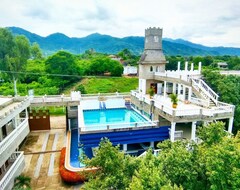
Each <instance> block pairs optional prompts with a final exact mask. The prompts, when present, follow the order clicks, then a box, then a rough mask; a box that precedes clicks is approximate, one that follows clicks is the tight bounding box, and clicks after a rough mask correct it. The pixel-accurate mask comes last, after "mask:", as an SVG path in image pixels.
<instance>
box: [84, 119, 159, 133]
mask: <svg viewBox="0 0 240 190" xmlns="http://www.w3.org/2000/svg"><path fill="white" fill-rule="evenodd" d="M152 126H157V122H156V121H145V122H131V123H121V124H102V125H99V124H96V125H88V126H84V127H81V128H80V130H81V131H98V130H113V129H125V128H134V127H152Z"/></svg>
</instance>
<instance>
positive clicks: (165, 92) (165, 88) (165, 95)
mask: <svg viewBox="0 0 240 190" xmlns="http://www.w3.org/2000/svg"><path fill="white" fill-rule="evenodd" d="M163 96H164V98H166V97H167V81H164V87H163Z"/></svg>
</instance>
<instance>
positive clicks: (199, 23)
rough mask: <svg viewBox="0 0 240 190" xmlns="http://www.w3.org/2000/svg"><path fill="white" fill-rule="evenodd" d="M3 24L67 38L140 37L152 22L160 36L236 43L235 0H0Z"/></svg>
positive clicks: (239, 22) (239, 1)
mask: <svg viewBox="0 0 240 190" xmlns="http://www.w3.org/2000/svg"><path fill="white" fill-rule="evenodd" d="M7 26H17V27H21V28H24V29H26V30H28V31H30V32H33V33H36V34H39V35H41V36H47V35H49V34H51V33H55V32H61V33H64V34H66V35H67V36H70V37H83V36H86V35H89V34H91V33H95V32H98V33H101V34H108V35H112V36H115V37H125V36H144V29H145V28H148V27H154V26H156V27H161V28H163V37H167V38H173V39H177V38H183V39H185V40H189V41H192V42H194V43H200V44H204V45H209V46H232V47H240V0H0V27H7Z"/></svg>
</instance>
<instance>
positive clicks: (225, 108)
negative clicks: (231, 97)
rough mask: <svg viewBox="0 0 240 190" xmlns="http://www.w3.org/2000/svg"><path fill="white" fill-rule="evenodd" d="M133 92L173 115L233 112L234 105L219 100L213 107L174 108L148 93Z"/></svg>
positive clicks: (142, 99)
mask: <svg viewBox="0 0 240 190" xmlns="http://www.w3.org/2000/svg"><path fill="white" fill-rule="evenodd" d="M131 94H132V95H133V96H135V97H137V98H138V99H140V100H141V101H144V102H145V103H147V104H150V101H154V105H155V107H157V108H159V109H160V110H162V111H164V112H165V113H167V114H169V115H171V116H199V115H204V116H213V115H214V114H218V113H233V112H234V106H233V105H230V104H226V103H222V102H219V103H218V106H217V107H213V108H203V107H194V108H189V107H188V108H172V107H171V106H168V105H166V104H165V103H164V102H162V101H158V100H156V99H150V98H149V96H147V95H142V94H140V93H139V92H137V91H132V92H131ZM203 103H204V104H207V102H204V101H203V102H202V103H201V104H203Z"/></svg>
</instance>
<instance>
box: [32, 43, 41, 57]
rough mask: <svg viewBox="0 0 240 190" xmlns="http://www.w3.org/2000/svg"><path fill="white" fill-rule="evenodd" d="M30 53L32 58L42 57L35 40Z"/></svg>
mask: <svg viewBox="0 0 240 190" xmlns="http://www.w3.org/2000/svg"><path fill="white" fill-rule="evenodd" d="M31 55H32V58H33V59H42V58H43V56H42V52H41V49H40V47H39V45H38V43H37V42H34V43H33V44H32V46H31Z"/></svg>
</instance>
